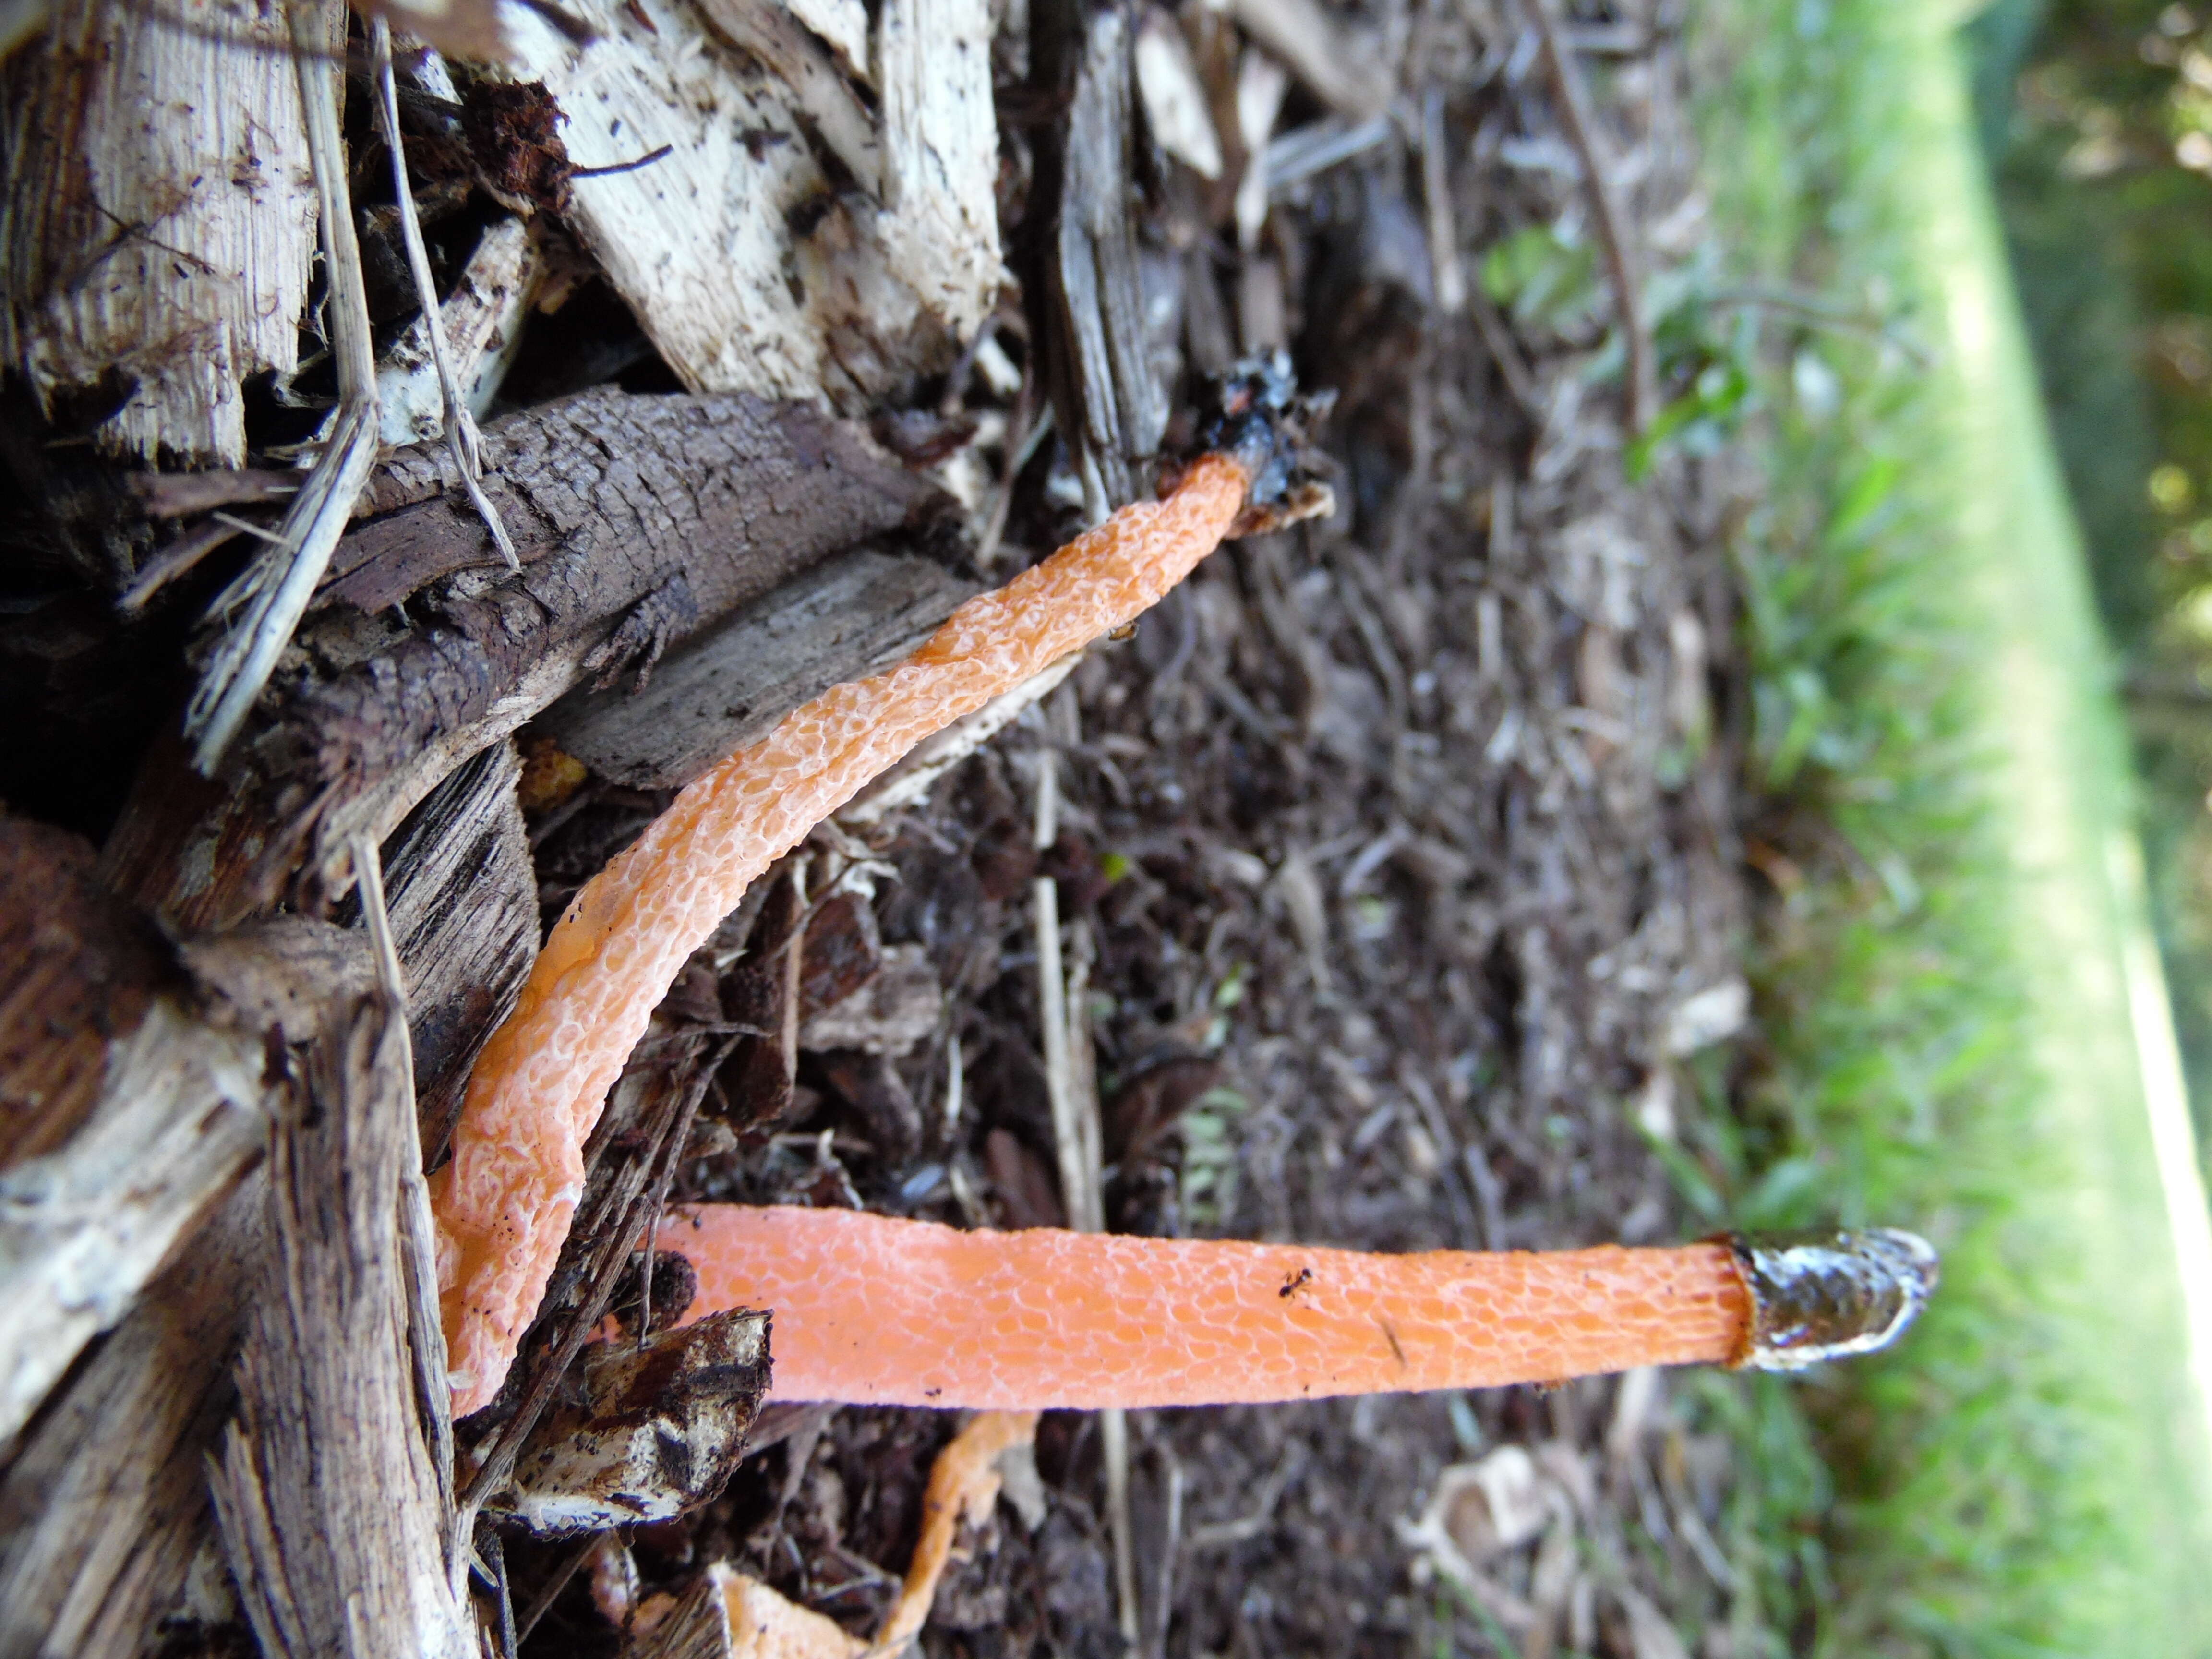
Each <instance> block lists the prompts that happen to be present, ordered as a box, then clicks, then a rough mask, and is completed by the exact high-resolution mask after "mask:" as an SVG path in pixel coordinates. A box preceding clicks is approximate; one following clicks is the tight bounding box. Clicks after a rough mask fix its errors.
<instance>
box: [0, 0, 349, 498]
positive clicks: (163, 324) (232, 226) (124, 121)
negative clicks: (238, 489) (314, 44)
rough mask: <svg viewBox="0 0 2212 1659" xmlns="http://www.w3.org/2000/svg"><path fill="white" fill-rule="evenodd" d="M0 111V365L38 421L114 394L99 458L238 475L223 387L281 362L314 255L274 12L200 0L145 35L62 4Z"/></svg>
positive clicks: (2, 94)
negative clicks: (89, 398) (40, 408)
mask: <svg viewBox="0 0 2212 1659" xmlns="http://www.w3.org/2000/svg"><path fill="white" fill-rule="evenodd" d="M212 88H221V92H220V95H211V89H212ZM0 102H4V106H5V108H6V110H7V116H6V121H7V124H8V136H7V142H6V143H5V144H4V145H0V152H4V155H5V156H6V158H7V159H6V162H5V164H4V166H5V176H4V178H0V295H5V296H6V299H5V302H4V303H0V355H4V357H5V360H6V362H8V364H9V367H10V368H14V369H15V371H16V372H18V373H20V374H22V375H23V377H24V378H25V379H26V380H27V381H28V382H29V383H30V385H31V386H33V388H34V389H35V390H36V392H37V393H38V396H39V398H40V402H41V404H43V405H44V407H45V408H46V411H47V413H48V414H49V416H52V414H54V413H55V411H56V410H57V408H58V406H59V405H61V404H64V403H68V402H70V401H72V400H77V399H81V398H83V397H85V396H86V395H87V394H91V395H94V396H100V395H102V394H103V392H104V395H105V396H106V398H110V399H116V400H118V407H117V408H116V409H115V410H114V412H113V413H112V415H109V416H107V417H106V419H105V420H104V421H102V422H100V426H99V427H98V428H97V431H96V433H95V439H96V441H97V442H98V443H99V444H100V447H102V448H104V449H106V450H107V451H109V452H110V453H120V454H125V455H131V456H137V457H140V458H143V459H149V460H155V459H165V460H167V461H169V462H172V463H175V464H179V465H206V464H209V463H210V462H213V463H220V464H222V465H231V466H235V465H239V464H240V462H242V461H243V460H244V459H245V458H246V428H245V419H244V404H243V402H242V400H241V398H240V392H239V387H240V382H242V381H243V380H246V379H247V378H248V377H249V376H251V375H253V374H258V373H260V372H262V371H263V370H266V369H274V370H276V371H277V372H278V373H279V374H289V373H290V372H291V371H292V369H293V368H295V366H296V364H297V361H298V351H299V326H300V317H301V312H302V310H303V308H304V307H305V305H306V302H307V281H308V267H309V262H310V260H311V258H313V253H314V249H315V194H314V189H313V183H312V181H311V180H310V179H309V177H308V172H307V149H306V138H305V134H304V131H303V128H302V126H301V111H300V94H299V88H298V87H297V85H296V83H295V80H294V76H293V66H292V53H291V42H290V39H289V34H288V33H287V30H286V27H285V19H284V13H283V9H281V8H264V7H258V6H256V5H253V4H251V3H247V0H209V3H206V4H204V5H201V6H198V7H196V8H195V9H194V10H193V12H192V21H191V26H190V27H175V26H169V27H149V25H148V24H147V22H146V21H145V20H144V19H143V17H141V16H139V15H137V14H136V13H135V12H132V11H130V10H128V9H118V8H117V7H115V6H112V5H106V4H102V3H99V0H66V3H64V4H61V5H59V6H58V7H57V8H56V9H55V10H54V12H53V14H52V17H51V18H50V19H49V21H48V23H47V27H46V32H45V33H44V35H43V36H42V38H41V39H40V40H38V41H36V42H34V43H33V44H31V45H29V46H26V47H25V48H24V49H23V50H22V51H21V52H18V53H17V54H16V55H15V58H14V59H13V60H12V61H11V62H10V63H9V64H8V66H7V67H6V69H5V70H4V72H0Z"/></svg>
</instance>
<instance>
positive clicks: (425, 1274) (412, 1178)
mask: <svg viewBox="0 0 2212 1659" xmlns="http://www.w3.org/2000/svg"><path fill="white" fill-rule="evenodd" d="M352 853H353V869H354V881H355V884H356V890H357V891H358V892H359V893H360V895H361V914H362V921H364V922H366V923H367V924H368V939H369V948H370V950H371V951H372V952H373V953H374V957H375V959H376V977H377V982H378V986H379V988H380V989H381V990H382V992H383V993H384V996H385V1000H386V1005H387V1006H389V1008H390V1009H391V1011H392V1024H393V1025H394V1026H395V1027H396V1029H397V1033H398V1035H397V1036H396V1038H395V1039H394V1040H395V1042H397V1044H398V1048H399V1051H400V1054H402V1056H403V1057H404V1066H403V1067H402V1069H403V1070H404V1073H405V1074H406V1086H405V1090H404V1092H405V1096H406V1108H407V1112H406V1115H407V1121H409V1122H410V1123H412V1122H414V1121H415V1119H416V1110H415V1051H414V1044H413V1041H412V1039H411V1037H410V1035H409V1032H408V1029H407V981H406V975H405V973H404V970H403V969H401V967H400V965H399V948H398V944H397V943H396V942H395V941H394V939H393V938H392V914H391V912H390V910H389V909H388V908H386V905H385V902H384V859H383V854H382V853H381V852H380V850H379V848H378V847H377V844H376V842H374V841H373V840H372V839H370V837H368V836H365V835H361V836H355V837H354V838H353V842H352ZM409 1150H410V1152H412V1153H413V1154H414V1156H411V1157H409V1158H403V1159H402V1160H401V1161H400V1166H399V1249H400V1264H399V1265H400V1273H401V1277H402V1279H403V1281H404V1288H405V1290H406V1292H407V1340H408V1345H409V1346H410V1348H411V1349H412V1350H413V1352H414V1356H415V1390H416V1409H417V1410H418V1411H420V1413H422V1427H423V1432H424V1433H425V1434H426V1435H427V1436H428V1437H429V1442H430V1462H431V1464H432V1466H433V1468H435V1471H436V1473H437V1476H438V1497H439V1498H440V1500H441V1503H442V1504H443V1505H444V1509H445V1515H444V1519H445V1523H446V1540H445V1543H446V1567H447V1573H448V1575H449V1576H450V1575H451V1574H452V1573H453V1568H454V1565H455V1563H456V1562H457V1561H458V1559H459V1556H460V1553H461V1547H462V1540H461V1538H460V1535H459V1533H458V1531H456V1530H455V1528H454V1525H453V1522H454V1516H455V1508H454V1490H453V1392H452V1389H450V1388H449V1386H448V1385H447V1381H446V1332H445V1327H444V1325H443V1324H442V1323H441V1322H440V1317H439V1311H438V1229H437V1224H436V1223H435V1221H433V1220H432V1219H431V1216H430V1189H429V1186H428V1183H427V1182H424V1181H423V1179H422V1156H421V1152H420V1148H419V1146H412V1147H410V1149H409Z"/></svg>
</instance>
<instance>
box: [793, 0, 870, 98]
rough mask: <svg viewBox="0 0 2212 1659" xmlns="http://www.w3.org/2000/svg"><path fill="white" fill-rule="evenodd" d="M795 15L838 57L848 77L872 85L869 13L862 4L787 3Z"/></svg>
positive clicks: (838, 0)
mask: <svg viewBox="0 0 2212 1659" xmlns="http://www.w3.org/2000/svg"><path fill="white" fill-rule="evenodd" d="M787 3H788V5H789V7H790V9H791V15H793V17H796V18H797V19H798V20H799V21H800V22H802V23H804V24H805V25H806V27H808V28H810V29H812V30H813V31H814V32H815V33H817V34H818V35H820V36H821V37H822V39H823V40H824V41H825V42H827V43H828V45H829V47H830V49H831V50H832V51H834V52H836V54H837V61H838V63H839V64H841V65H842V67H843V68H844V70H845V71H846V73H847V74H848V75H856V76H859V77H860V79H861V80H863V81H869V82H872V81H873V80H874V78H875V66H874V64H872V62H871V61H870V58H869V54H868V9H867V8H866V6H864V5H862V4H861V3H860V0H787Z"/></svg>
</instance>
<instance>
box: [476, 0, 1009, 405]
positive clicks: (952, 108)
mask: <svg viewBox="0 0 2212 1659" xmlns="http://www.w3.org/2000/svg"><path fill="white" fill-rule="evenodd" d="M578 9H579V10H580V12H581V13H582V14H583V15H584V17H585V20H586V21H587V22H588V23H589V24H590V25H591V27H592V28H593V29H594V30H596V31H597V32H598V38H597V39H596V40H593V41H592V42H591V43H590V44H587V45H585V46H575V45H574V44H572V43H571V42H570V41H569V40H567V39H565V38H563V37H562V35H561V34H560V33H558V32H556V31H555V30H553V29H552V28H550V27H548V26H546V25H545V24H544V22H543V21H541V20H539V19H537V18H535V17H534V16H533V17H530V18H526V19H520V20H518V21H517V23H516V27H515V28H514V36H515V41H514V45H515V61H514V62H513V64H511V66H510V72H511V73H512V74H513V76H515V77H516V78H517V79H518V80H526V81H535V82H542V83H543V84H544V87H545V88H546V90H547V91H548V92H549V93H550V94H551V96H552V97H553V99H554V100H555V101H556V104H557V105H558V106H559V107H560V108H561V109H562V112H564V114H565V115H566V116H567V118H568V123H567V125H566V126H565V127H564V128H563V129H562V142H563V143H565V144H566V146H567V148H568V154H569V155H570V157H571V159H572V160H573V161H574V162H575V164H576V166H577V167H578V168H579V169H580V173H591V172H592V170H593V169H595V168H623V169H625V170H622V171H614V172H604V173H599V175H598V176H595V177H583V176H580V177H578V178H577V179H575V180H574V186H573V192H574V202H573V209H572V210H571V212H570V213H569V215H568V219H569V222H570V223H571V224H572V225H573V226H574V228H575V229H576V231H577V233H578V234H579V235H580V237H581V239H582V240H583V241H584V243H585V245H586V247H588V248H589V249H590V250H591V252H592V255H593V256H594V258H597V259H598V260H599V264H600V265H601V267H602V269H603V270H605V273H606V275H607V277H608V280H609V281H611V283H613V284H614V286H615V288H616V289H617V290H618V291H619V292H620V293H621V294H622V295H623V298H624V299H625V300H626V301H629V305H630V307H631V308H632V309H633V310H634V311H635V313H637V316H638V319H639V320H640V322H641V323H642V324H643V325H644V327H645V330H646V332H647V334H649V335H650V336H651V337H652V338H653V343H654V345H655V346H657V347H658V348H659V351H660V354H661V356H663V357H664V358H665V359H666V360H667V362H668V363H669V364H670V366H671V368H674V369H675V370H676V372H677V374H678V375H680V376H681V377H682V378H683V380H684V383H685V384H686V385H687V386H690V387H692V388H693V389H694V390H696V391H702V392H725V391H743V392H755V393H757V394H759V395H762V396H765V397H781V398H809V397H820V396H826V397H828V398H829V399H830V400H831V401H832V402H834V403H836V404H839V405H841V406H850V407H851V408H852V409H853V410H854V411H855V412H857V411H859V410H860V409H862V408H865V407H867V406H870V405H871V404H872V403H873V402H874V401H875V400H876V399H877V398H879V397H881V396H882V395H884V394H885V393H887V392H893V391H896V390H901V389H903V388H905V387H907V386H910V385H911V383H912V381H913V380H914V379H915V377H916V376H917V375H918V374H923V373H927V372H928V371H930V370H932V369H935V368H943V367H944V366H945V365H946V364H947V363H949V362H951V358H952V356H953V354H954V352H955V351H956V350H957V348H958V346H959V344H960V343H963V341H965V340H966V339H968V338H969V337H971V336H972V335H973V333H974V332H975V328H976V326H977V325H978V324H980V323H981V320H982V319H983V318H984V317H985V316H986V315H987V314H988V313H989V311H990V308H991V307H992V305H993V303H994V301H995V298H996V295H997V291H998V288H999V285H1000V281H1001V273H1000V255H999V242H998V213H997V204H996V194H995V186H996V180H997V176H998V142H997V127H996V118H995V114H994V109H993V105H992V97H991V75H990V9H989V7H988V6H987V4H986V3H985V0H888V3H886V5H885V6H884V10H883V15H882V16H881V17H880V19H879V20H878V26H877V27H878V33H877V38H876V41H875V50H874V52H873V58H874V63H873V65H872V70H873V75H874V79H875V83H876V85H877V87H878V89H879V92H880V96H881V112H880V115H879V117H878V118H877V119H876V120H875V122H874V124H873V125H874V130H873V131H869V130H868V127H869V122H868V118H867V116H866V108H865V106H863V105H861V104H860V100H859V99H858V97H857V96H856V95H855V94H854V93H853V91H852V90H851V88H850V87H849V86H848V84H846V82H845V81H844V78H843V76H842V72H841V71H840V70H839V69H838V68H837V66H836V63H835V61H834V59H833V58H832V57H831V54H830V53H829V52H827V51H825V50H823V48H822V47H821V46H820V45H819V44H818V43H817V41H816V40H814V39H813V37H811V35H809V34H808V33H806V31H805V30H803V29H800V28H799V27H796V24H795V21H794V20H793V18H792V17H791V16H790V15H788V14H787V13H785V12H783V11H782V10H781V9H779V8H776V7H774V6H773V5H765V6H763V5H757V4H755V3H753V0H713V3H711V4H710V5H709V6H708V8H707V9H706V11H705V15H704V17H702V15H701V12H700V10H698V9H694V8H692V7H690V6H684V5H680V4H677V3H674V0H630V3H629V4H626V5H617V4H614V3H611V0H589V3H583V4H580V6H579V7H578ZM708 21H712V23H713V26H714V28H715V29H718V30H720V31H721V32H722V33H724V34H726V36H727V37H729V39H730V40H732V41H733V42H734V43H735V45H734V46H731V45H725V44H724V42H723V40H720V39H717V38H715V36H714V34H713V33H709V30H708ZM846 21H848V23H849V21H850V19H849V17H848V19H847V20H846ZM841 33H842V31H841ZM847 47H848V50H849V42H848V43H847ZM787 77H788V78H787ZM802 116H803V117H804V123H803V124H802V121H801V117H802ZM809 126H811V128H812V130H813V131H814V132H816V133H817V134H819V135H820V137H821V139H822V141H823V148H824V149H825V150H827V151H828V152H829V155H830V156H832V157H834V158H835V168H834V171H837V172H842V173H846V174H848V175H849V176H850V177H851V178H852V179H854V181H855V182H856V183H857V184H858V185H859V186H860V188H859V190H858V191H852V192H841V189H840V185H839V183H838V181H837V179H835V178H833V177H832V176H831V174H830V173H827V172H825V171H824V170H823V165H822V163H821V161H817V157H816V155H815V152H814V151H813V149H812V148H811V145H810V143H809V142H808V136H807V131H805V129H806V127H809ZM647 156H653V157H654V158H655V159H654V160H653V161H652V163H651V164H650V165H649V166H641V167H627V165H626V164H629V163H633V162H636V161H641V159H642V158H644V157H647Z"/></svg>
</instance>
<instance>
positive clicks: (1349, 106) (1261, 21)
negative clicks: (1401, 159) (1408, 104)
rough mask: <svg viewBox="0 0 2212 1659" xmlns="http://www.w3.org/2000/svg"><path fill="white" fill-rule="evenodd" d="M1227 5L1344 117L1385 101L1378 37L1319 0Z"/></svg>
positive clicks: (1365, 116) (1358, 116) (1374, 109)
mask: <svg viewBox="0 0 2212 1659" xmlns="http://www.w3.org/2000/svg"><path fill="white" fill-rule="evenodd" d="M1230 10H1231V12H1232V13H1233V14H1234V15H1235V16H1236V19H1237V24H1238V26H1239V27H1242V28H1243V31H1244V32H1245V33H1247V34H1249V35H1250V36H1251V37H1252V38H1253V39H1254V40H1256V41H1258V42H1259V43H1260V44H1261V46H1265V47H1266V48H1267V50H1268V51H1269V52H1272V53H1273V54H1274V55H1275V56H1276V57H1277V58H1280V59H1281V60H1282V61H1283V63H1284V64H1285V65H1286V66H1287V67H1288V68H1289V69H1290V70H1291V72H1292V73H1293V74H1295V75H1296V76H1297V77H1298V79H1299V80H1301V81H1303V82H1305V83H1306V85H1307V86H1308V87H1309V88H1311V89H1312V91H1313V94H1314V96H1316V98H1318V99H1320V100H1322V102H1323V103H1325V104H1327V105H1328V106H1329V107H1330V108H1331V109H1333V110H1334V111H1335V112H1337V113H1338V114H1340V115H1341V116H1343V117H1345V118H1346V119H1347V120H1352V121H1365V120H1369V119H1370V118H1373V117H1375V116H1377V115H1380V114H1382V113H1383V111H1385V110H1386V109H1388V108H1389V105H1390V93H1391V81H1392V76H1391V75H1390V72H1389V68H1388V66H1387V65H1386V64H1384V63H1383V53H1382V50H1381V46H1382V43H1381V42H1380V41H1379V40H1376V39H1375V38H1374V37H1373V36H1372V35H1371V34H1370V33H1367V32H1365V31H1364V30H1361V29H1358V28H1357V27H1352V26H1351V25H1349V24H1347V23H1346V22H1345V21H1343V20H1342V19H1340V18H1339V17H1337V16H1335V15H1333V14H1332V13H1331V12H1330V11H1329V9H1328V8H1327V7H1326V6H1324V5H1322V3H1320V0H1232V3H1231V6H1230Z"/></svg>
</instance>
